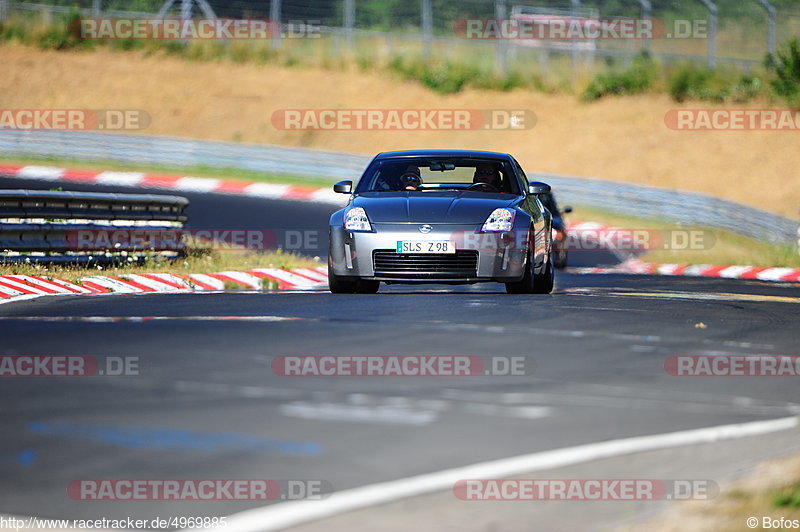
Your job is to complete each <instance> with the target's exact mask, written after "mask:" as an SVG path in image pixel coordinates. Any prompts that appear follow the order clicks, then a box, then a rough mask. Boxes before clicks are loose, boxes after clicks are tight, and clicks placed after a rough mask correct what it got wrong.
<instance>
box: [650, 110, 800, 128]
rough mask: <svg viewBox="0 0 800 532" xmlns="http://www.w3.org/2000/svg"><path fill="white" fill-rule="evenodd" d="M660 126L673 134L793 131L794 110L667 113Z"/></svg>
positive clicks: (797, 122)
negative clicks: (690, 132)
mask: <svg viewBox="0 0 800 532" xmlns="http://www.w3.org/2000/svg"><path fill="white" fill-rule="evenodd" d="M664 125H666V126H667V127H668V128H669V129H673V130H676V131H797V130H799V129H800V110H797V109H670V110H669V111H667V112H666V114H664Z"/></svg>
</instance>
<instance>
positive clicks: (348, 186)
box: [333, 181, 353, 194]
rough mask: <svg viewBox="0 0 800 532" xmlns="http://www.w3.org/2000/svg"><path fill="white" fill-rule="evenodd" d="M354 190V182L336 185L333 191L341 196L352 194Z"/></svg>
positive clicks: (340, 182) (343, 182)
mask: <svg viewBox="0 0 800 532" xmlns="http://www.w3.org/2000/svg"><path fill="white" fill-rule="evenodd" d="M352 190H353V182H352V181H339V182H338V183H336V184H335V185H333V191H334V192H338V193H339V194H350V192H352Z"/></svg>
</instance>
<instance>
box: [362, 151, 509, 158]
mask: <svg viewBox="0 0 800 532" xmlns="http://www.w3.org/2000/svg"><path fill="white" fill-rule="evenodd" d="M395 157H445V158H446V157H483V158H486V159H503V160H508V159H509V158H511V155H509V154H507V153H500V152H496V151H480V150H402V151H387V152H383V153H379V154H378V155H376V156H375V159H378V160H380V159H391V158H395Z"/></svg>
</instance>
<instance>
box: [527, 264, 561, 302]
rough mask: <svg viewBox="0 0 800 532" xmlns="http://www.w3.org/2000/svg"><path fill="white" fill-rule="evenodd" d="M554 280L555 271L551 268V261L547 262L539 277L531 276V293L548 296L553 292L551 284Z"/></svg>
mask: <svg viewBox="0 0 800 532" xmlns="http://www.w3.org/2000/svg"><path fill="white" fill-rule="evenodd" d="M555 280H556V274H555V269H554V268H553V261H551V260H549V261H547V266H546V267H545V269H544V272H543V273H542V274H540V275H535V274H534V276H533V292H532V293H534V294H549V293H551V292H552V291H553V284H554V283H555Z"/></svg>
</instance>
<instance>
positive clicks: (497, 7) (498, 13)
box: [494, 0, 508, 74]
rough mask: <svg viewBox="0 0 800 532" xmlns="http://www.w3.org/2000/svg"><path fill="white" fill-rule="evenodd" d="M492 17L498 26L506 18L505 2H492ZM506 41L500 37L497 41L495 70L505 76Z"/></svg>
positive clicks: (495, 0)
mask: <svg viewBox="0 0 800 532" xmlns="http://www.w3.org/2000/svg"><path fill="white" fill-rule="evenodd" d="M494 16H495V18H496V19H497V23H498V24H502V23H503V20H504V19H505V18H506V17H507V16H508V13H507V11H506V0H494ZM506 44H507V43H506V40H505V36H503V35H500V38H499V39H497V49H496V54H497V70H498V71H499V72H500V73H501V74H505V73H506V70H507V65H506V50H507V46H506Z"/></svg>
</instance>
